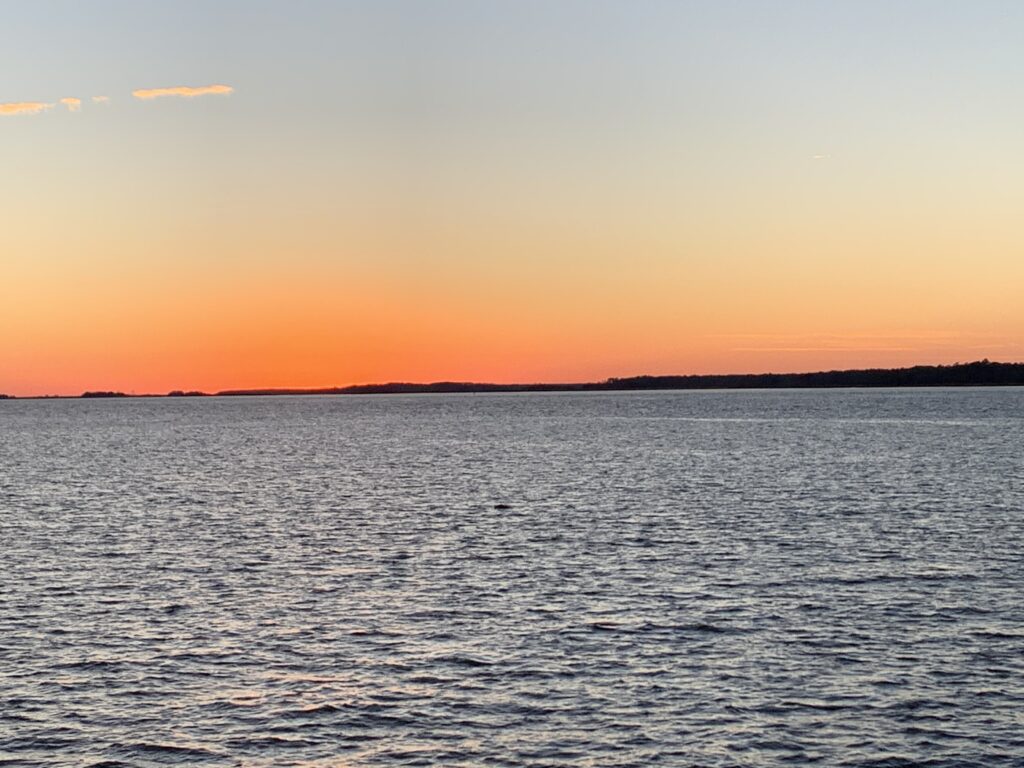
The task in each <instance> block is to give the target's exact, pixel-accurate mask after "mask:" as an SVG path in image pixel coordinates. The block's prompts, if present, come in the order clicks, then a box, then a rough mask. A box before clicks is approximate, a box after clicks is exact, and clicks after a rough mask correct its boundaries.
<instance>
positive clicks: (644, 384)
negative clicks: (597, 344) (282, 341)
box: [217, 360, 1024, 395]
mask: <svg viewBox="0 0 1024 768" xmlns="http://www.w3.org/2000/svg"><path fill="white" fill-rule="evenodd" d="M1010 385H1017V386H1022V385H1024V363H993V362H989V361H988V360H980V361H978V362H974V363H957V364H955V365H917V366H914V367H913V368H869V369H865V370H850V371H820V372H817V373H743V374H714V375H692V376H632V377H629V378H622V379H606V380H605V381H599V382H589V383H581V384H479V383H472V382H458V381H438V382H434V383H432V384H410V383H404V382H395V383H390V384H356V385H352V386H348V387H330V388H324V389H241V390H227V391H224V392H218V393H217V394H218V395H383V394H418V393H458V392H611V391H616V390H654V389H792V388H801V387H805V388H818V387H967V386H1010Z"/></svg>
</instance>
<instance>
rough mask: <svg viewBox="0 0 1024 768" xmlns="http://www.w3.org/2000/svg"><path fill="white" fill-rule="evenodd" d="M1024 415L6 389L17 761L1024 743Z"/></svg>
mask: <svg viewBox="0 0 1024 768" xmlns="http://www.w3.org/2000/svg"><path fill="white" fill-rule="evenodd" d="M1022 416H1024V390H1020V389H1004V390H929V391H909V390H904V391H829V392H821V391H790V392H734V393H727V392H717V393H716V392H685V393H629V394H585V395H580V394H572V395H567V394H536V395H487V396H472V395H469V396H467V395H454V396H407V397H401V396H397V397H376V398H373V397H368V398H360V397H345V398H341V397H336V398H271V399H263V398H252V399H241V398H240V399H202V400H130V401H119V402H109V401H60V402H28V401H9V402H4V403H0V437H2V439H0V467H2V469H3V472H2V473H0V543H2V549H0V583H2V590H0V763H4V762H5V761H6V764H11V765H18V766H23V765H24V766H31V765H61V766H65V765H68V766H94V765H107V766H117V765H126V766H150V765H174V764H180V765H218V766H219V765H238V766H252V767H253V768H256V767H257V766H260V767H262V766H288V765H292V766H315V767H316V768H327V766H331V767H332V768H336V767H339V766H341V767H346V766H364V765H446V766H458V765H465V766H477V765H483V764H487V765H508V766H521V765H589V766H627V765H656V764H663V765H680V764H683V765H685V764H700V765H776V764H782V763H785V762H788V763H797V764H804V763H807V762H811V761H815V760H817V761H819V762H820V763H821V764H825V765H844V764H849V765H861V764H865V763H870V762H871V761H876V763H875V764H879V765H904V764H906V765H909V764H918V763H921V762H924V761H929V760H930V761H933V762H931V763H929V764H931V765H950V766H953V765H965V764H971V763H972V761H973V762H974V763H976V764H984V765H998V764H1007V765H1014V764H1021V762H1024V737H1022V736H1021V735H1020V734H1021V733H1024V727H1022V726H1024V721H1022V720H1021V715H1020V713H1021V712H1022V711H1024V614H1022V612H1021V609H1020V607H1019V606H1020V598H1021V592H1020V590H1021V584H1024V564H1022V556H1021V542H1022V538H1021V534H1022V527H1024V451H1022V450H1021V446H1022V445H1024V421H1022Z"/></svg>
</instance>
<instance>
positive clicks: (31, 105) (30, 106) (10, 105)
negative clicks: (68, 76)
mask: <svg viewBox="0 0 1024 768" xmlns="http://www.w3.org/2000/svg"><path fill="white" fill-rule="evenodd" d="M52 107H53V104H46V103H45V102H42V101H9V102H7V103H6V104H0V115H38V114H39V113H40V112H45V111H46V110H48V109H50V108H52Z"/></svg>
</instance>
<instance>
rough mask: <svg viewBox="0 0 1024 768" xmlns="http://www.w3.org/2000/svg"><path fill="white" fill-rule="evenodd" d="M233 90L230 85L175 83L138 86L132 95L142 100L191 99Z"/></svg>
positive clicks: (227, 92)
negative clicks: (173, 97)
mask: <svg viewBox="0 0 1024 768" xmlns="http://www.w3.org/2000/svg"><path fill="white" fill-rule="evenodd" d="M234 90H235V89H234V88H232V87H231V86H230V85H201V86H198V87H192V86H188V85H175V86H173V87H170V88H140V89H139V90H137V91H132V96H134V97H135V98H137V99H144V100H149V99H158V98H160V97H161V96H181V97H184V98H186V99H191V98H194V97H196V96H219V95H226V94H229V93H231V92H233V91H234Z"/></svg>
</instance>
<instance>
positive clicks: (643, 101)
mask: <svg viewBox="0 0 1024 768" xmlns="http://www.w3.org/2000/svg"><path fill="white" fill-rule="evenodd" d="M357 5H358V4H357ZM797 5H798V4H794V5H793V6H790V5H789V4H787V3H781V4H779V5H778V6H776V8H775V10H774V11H773V12H765V11H758V12H756V13H754V12H753V11H751V13H750V14H747V15H744V14H740V15H737V11H736V9H734V8H733V9H731V10H730V9H729V8H724V7H723V8H718V9H716V7H715V6H713V5H712V4H707V5H704V6H700V5H692V6H689V5H688V6H682V5H679V4H664V5H662V4H659V3H652V4H649V5H644V6H642V8H639V9H638V10H636V11H634V12H632V13H630V12H627V11H626V10H625V9H623V8H612V7H610V6H609V7H605V6H600V7H599V8H596V9H592V8H591V6H587V5H584V4H580V5H578V6H577V5H575V4H574V3H567V4H566V5H565V6H563V7H561V8H559V9H547V10H545V8H544V7H543V6H540V5H531V4H526V5H523V6H521V7H519V8H518V9H517V8H516V7H514V6H510V7H507V8H504V9H500V10H499V9H490V10H486V11H485V10H482V9H479V8H476V9H474V6H473V5H472V4H465V5H463V4H459V3H456V4H453V5H451V6H446V8H445V9H444V10H438V11H437V12H436V14H435V15H434V16H431V17H430V18H429V19H426V18H423V17H422V14H421V13H420V12H419V11H417V9H416V6H414V5H411V4H410V5H408V6H404V5H401V4H400V5H399V6H397V7H399V8H404V9H406V12H405V13H399V14H398V16H387V15H386V14H384V15H381V16H380V17H378V16H376V15H375V13H376V12H374V11H371V10H367V6H365V5H362V6H358V8H359V9H361V10H360V11H359V13H356V12H355V10H353V9H354V8H357V6H350V5H348V4H330V3H323V4H321V3H315V2H313V3H310V4H307V5H303V6H301V9H300V10H294V9H292V10H291V11H288V10H287V9H284V7H283V6H282V7H281V8H280V9H278V10H273V9H270V8H262V7H261V8H260V9H259V10H258V11H256V10H247V6H245V4H240V5H237V7H236V6H235V4H233V3H226V4H225V6H224V8H227V7H228V6H231V7H232V9H233V11H234V12H235V13H236V15H237V14H239V13H240V14H242V15H243V16H245V18H246V21H247V26H246V32H245V33H244V34H243V33H242V32H241V31H239V28H238V27H237V25H235V24H233V23H229V20H228V18H227V11H226V10H224V8H222V9H221V12H220V13H218V14H215V15H214V16H212V17H211V16H209V15H208V14H207V15H204V12H203V6H202V4H199V3H192V2H187V3H182V5H181V6H180V7H176V9H175V10H176V11H177V13H178V15H172V14H171V13H170V11H164V10H158V9H155V8H147V9H140V8H133V7H132V6H128V5H126V6H124V7H121V8H120V10H118V11H116V12H115V10H114V6H112V7H111V9H108V10H107V11H104V13H107V14H115V15H116V16H117V18H108V19H104V18H93V16H95V15H96V14H93V15H92V16H88V15H87V14H84V13H82V12H81V11H78V12H76V11H74V9H73V6H68V8H65V9H64V10H65V11H67V13H63V14H60V15H57V14H55V13H54V12H53V8H55V7H56V6H55V5H52V4H41V5H40V6H39V8H37V9H35V10H32V9H31V8H27V9H21V10H19V11H18V12H17V13H16V14H15V16H17V18H16V19H14V20H13V22H12V23H13V24H14V26H16V27H17V28H18V29H20V30H21V33H20V34H19V35H18V36H16V41H15V42H14V43H13V44H12V45H10V46H6V47H5V49H4V50H3V51H2V52H0V68H2V69H3V70H4V71H5V72H25V73H28V74H27V75H26V77H25V78H24V82H18V81H17V78H14V77H10V78H5V80H4V83H3V85H2V90H0V162H2V163H3V168H4V183H3V185H0V210H2V211H3V220H2V225H0V226H2V228H3V231H2V240H0V243H2V245H0V249H2V250H0V253H2V256H0V260H2V268H3V269H2V276H0V392H6V393H9V394H15V395H28V394H50V393H54V394H56V393H59V394H76V393H78V392H80V391H82V390H85V389H117V390H123V391H128V392H132V391H134V392H166V391H168V390H170V389H179V388H181V389H203V390H208V391H215V390H219V389H227V388H246V387H284V386H288V387H307V386H308V387H313V386H330V385H343V384H348V383H361V382H379V381H392V380H405V381H428V380H438V379H448V380H451V379H455V380H478V381H484V380H486V381H499V382H508V381H578V380H595V379H603V378H606V377H609V376H628V375H635V374H640V373H706V372H748V371H749V372H759V371H769V370H773V371H805V370H818V369H827V368H836V367H842V368H847V367H866V366H897V365H910V364H917V363H948V362H955V361H966V360H971V359H978V358H981V357H989V358H991V359H997V360H1021V359H1024V311H1022V309H1021V302H1020V298H1019V294H1020V286H1021V285H1024V258H1022V254H1024V229H1022V228H1021V227H1020V224H1019V218H1020V211H1021V210H1024V185H1022V181H1021V180H1022V179H1024V144H1022V142H1021V141H1020V136H1021V135H1022V129H1024V111H1022V109H1021V107H1020V100H1019V99H1018V98H1016V95H1015V94H1016V93H1017V91H1016V90H1014V81H1013V79H1012V78H1010V77H1008V76H1007V71H1008V68H1009V70H1013V66H1011V65H1014V66H1017V69H1016V70H1014V71H1020V66H1019V65H1021V64H1024V54H1022V53H1021V49H1020V47H1019V45H1017V43H1019V39H1020V37H1021V35H1017V34H1014V30H1016V31H1017V32H1020V33H1024V14H1021V13H1019V12H1016V11H1015V10H1014V6H1012V5H1011V6H1002V5H1000V6H999V8H1000V9H1001V10H1002V11H1003V12H1002V13H1001V14H996V13H994V12H993V9H994V8H995V4H992V5H989V4H980V5H979V6H978V7H977V8H973V9H966V8H965V9H964V10H963V11H962V12H961V13H960V14H959V15H957V14H950V13H948V12H947V13H945V14H943V13H931V14H926V13H924V9H925V6H924V5H921V6H918V5H917V4H915V3H909V4H907V5H906V6H901V9H900V10H899V11H898V12H893V11H887V10H885V8H886V6H884V5H882V4H878V5H875V4H871V3H865V4H858V5H857V7H856V8H854V7H852V5H853V4H851V7H848V8H844V9H841V10H837V9H834V8H833V9H825V8H819V9H814V10H811V11H808V10H807V8H806V6H800V12H799V13H797V10H798V8H797ZM730 8H731V6H730ZM751 8H752V7H751ZM573 9H575V10H576V11H578V13H573V12H572V11H573ZM588 9H590V10H589V11H588ZM584 11H588V12H586V13H584ZM75 13H79V14H80V15H79V16H75ZM161 14H166V18H164V17H163V16H162V15H161ZM222 14H224V15H225V18H221V15H222ZM99 15H100V16H102V15H103V14H99ZM754 16H757V18H753V17H754ZM439 17H443V18H439ZM883 17H884V19H883ZM200 18H202V19H205V22H204V23H205V24H206V26H205V27H204V31H203V32H201V33H198V34H197V33H196V31H195V23H196V22H197V20H198V19H200ZM883 20H884V21H885V24H884V25H880V23H881V22H882V21H883ZM104 22H106V23H104ZM76 25H78V26H76ZM82 25H86V27H87V28H85V29H83V28H82ZM151 25H162V26H161V28H163V29H165V30H166V34H165V35H164V36H163V38H162V39H161V40H160V41H151V44H149V45H146V46H142V45H141V44H139V43H137V42H136V41H135V38H134V37H133V36H132V33H133V31H139V30H142V29H144V28H149V27H150V26H151ZM880 29H881V30H883V31H881V32H880V31H879V30H880ZM83 33H84V34H83ZM911 39H912V40H913V41H914V43H915V46H916V47H915V48H914V55H910V54H908V47H907V46H908V41H910V40H911ZM42 41H45V44H44V43H43V42H42ZM84 41H89V42H88V45H86V43H85V42H84ZM36 43H39V44H38V45H37V44H36ZM104 43H106V44H107V54H106V55H105V56H99V55H98V54H96V53H95V51H96V50H98V49H101V48H103V47H104ZM268 50H273V51H274V52H275V53H274V56H273V57H271V58H268V57H267V55H266V52H267V51H268ZM525 52H529V55H527V53H525ZM1017 85H1019V84H1017ZM94 97H96V98H94ZM62 100H63V101H62ZM25 105H39V106H37V107H31V108H29V107H27V106H25ZM5 106H6V109H4V107H5Z"/></svg>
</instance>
